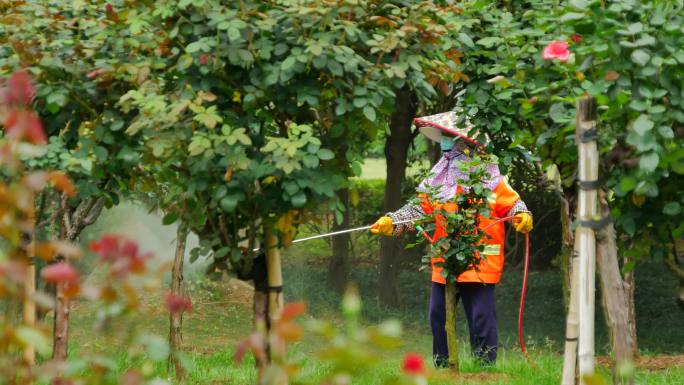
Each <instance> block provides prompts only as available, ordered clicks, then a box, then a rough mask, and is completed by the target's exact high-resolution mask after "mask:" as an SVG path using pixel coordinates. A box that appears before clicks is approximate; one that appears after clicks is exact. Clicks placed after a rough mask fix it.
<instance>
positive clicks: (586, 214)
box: [575, 98, 599, 385]
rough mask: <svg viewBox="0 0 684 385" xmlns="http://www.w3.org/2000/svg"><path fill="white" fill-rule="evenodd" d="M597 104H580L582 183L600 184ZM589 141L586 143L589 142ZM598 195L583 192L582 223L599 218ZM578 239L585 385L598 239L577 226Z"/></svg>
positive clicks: (590, 361) (591, 361)
mask: <svg viewBox="0 0 684 385" xmlns="http://www.w3.org/2000/svg"><path fill="white" fill-rule="evenodd" d="M596 119H597V113H596V100H595V99H594V98H583V99H580V100H578V101H577V124H576V133H577V153H578V167H577V168H578V170H577V174H578V179H579V182H580V183H583V182H584V183H591V182H594V181H596V180H598V161H599V159H598V158H599V156H598V148H597V145H596V140H595V139H593V138H592V136H590V135H586V133H587V132H592V131H593V130H595V129H596ZM585 138H586V139H585ZM597 211H598V210H597V194H596V189H595V188H583V189H580V190H579V199H578V200H577V217H578V219H579V220H580V221H585V222H588V223H591V222H590V221H593V220H595V219H596V217H597V214H598V213H597ZM575 238H577V241H578V251H579V322H580V325H579V345H578V353H577V358H578V366H579V376H580V383H581V384H583V385H584V384H585V383H586V382H585V380H584V378H585V376H588V375H592V374H593V373H594V365H595V343H596V340H595V334H594V318H595V301H594V296H595V293H596V286H595V285H596V238H595V234H594V230H592V229H591V228H590V227H588V226H587V225H582V224H580V226H577V229H576V230H575Z"/></svg>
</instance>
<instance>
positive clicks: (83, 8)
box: [0, 1, 152, 205]
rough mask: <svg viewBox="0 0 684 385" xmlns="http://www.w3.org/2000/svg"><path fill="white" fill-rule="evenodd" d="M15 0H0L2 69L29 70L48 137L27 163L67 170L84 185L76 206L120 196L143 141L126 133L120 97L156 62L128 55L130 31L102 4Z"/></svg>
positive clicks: (132, 173) (0, 71)
mask: <svg viewBox="0 0 684 385" xmlns="http://www.w3.org/2000/svg"><path fill="white" fill-rule="evenodd" d="M15 3H16V4H12V5H10V4H6V5H2V6H0V7H2V8H3V14H4V17H3V18H2V20H1V21H0V75H4V74H6V73H8V72H12V71H13V70H17V69H20V68H26V69H27V70H28V71H29V72H30V74H31V75H32V77H33V79H34V80H35V81H36V83H37V88H38V90H37V94H36V100H35V103H34V105H35V108H36V110H37V111H38V112H39V114H40V116H41V117H42V118H43V121H44V124H45V129H46V133H47V135H48V137H49V145H48V146H47V148H46V151H45V153H44V155H43V156H41V157H37V158H34V159H31V160H29V161H27V166H29V167H31V168H35V169H56V170H62V171H64V172H66V173H67V174H68V175H69V176H70V177H71V178H72V179H73V180H74V183H75V184H76V185H77V187H78V191H79V195H78V197H76V198H74V199H73V200H72V204H73V205H76V204H78V202H80V201H83V200H84V199H86V198H89V197H104V198H105V199H106V204H107V205H112V204H116V203H118V201H119V199H120V197H121V196H122V195H123V196H125V195H126V194H127V193H128V187H129V183H130V180H131V179H132V178H133V177H134V176H135V171H136V166H137V165H138V163H139V161H140V155H139V154H138V151H139V150H140V143H139V140H138V138H137V137H136V136H131V135H127V134H126V133H125V132H124V130H123V128H124V127H125V126H126V125H127V124H128V122H129V121H130V119H131V116H130V115H129V114H126V113H124V112H122V111H121V110H119V109H118V108H116V102H117V101H118V100H119V98H120V97H122V95H124V93H125V92H126V89H127V87H128V85H129V84H131V83H141V82H143V81H145V79H146V78H147V77H148V76H149V74H150V66H151V65H152V63H150V62H149V61H147V62H142V63H139V62H136V61H131V60H129V59H128V57H129V52H128V51H126V41H129V40H130V37H129V31H128V29H124V28H123V27H124V26H123V25H121V24H115V23H112V22H110V21H108V20H105V19H103V15H104V7H103V6H102V4H101V3H100V4H97V3H83V2H61V3H45V2H40V1H27V2H15ZM55 15H60V16H59V17H56V16H55Z"/></svg>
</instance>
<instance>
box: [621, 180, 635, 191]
mask: <svg viewBox="0 0 684 385" xmlns="http://www.w3.org/2000/svg"><path fill="white" fill-rule="evenodd" d="M636 184H637V180H636V179H635V178H634V177H631V176H626V177H624V178H622V179H621V180H620V189H621V190H622V191H623V192H630V191H632V190H634V187H636Z"/></svg>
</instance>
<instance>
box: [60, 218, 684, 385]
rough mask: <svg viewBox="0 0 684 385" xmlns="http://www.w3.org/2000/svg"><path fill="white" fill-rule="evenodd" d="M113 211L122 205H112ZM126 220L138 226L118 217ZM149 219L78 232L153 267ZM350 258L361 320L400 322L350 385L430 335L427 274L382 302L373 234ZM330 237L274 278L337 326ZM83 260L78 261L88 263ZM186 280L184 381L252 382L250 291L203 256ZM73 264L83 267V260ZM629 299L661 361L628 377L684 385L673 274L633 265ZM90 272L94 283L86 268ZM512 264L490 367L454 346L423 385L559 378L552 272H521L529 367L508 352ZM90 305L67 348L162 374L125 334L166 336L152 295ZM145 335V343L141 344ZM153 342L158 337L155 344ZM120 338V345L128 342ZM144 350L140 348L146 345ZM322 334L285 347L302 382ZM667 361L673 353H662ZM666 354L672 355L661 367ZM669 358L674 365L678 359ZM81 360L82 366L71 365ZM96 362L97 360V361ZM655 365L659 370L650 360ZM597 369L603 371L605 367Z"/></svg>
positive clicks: (369, 384) (313, 366)
mask: <svg viewBox="0 0 684 385" xmlns="http://www.w3.org/2000/svg"><path fill="white" fill-rule="evenodd" d="M118 210H121V211H118ZM130 222H135V224H136V226H129V225H128V223H130ZM159 222H160V221H159V218H157V217H155V216H150V215H147V214H145V213H144V212H143V211H142V210H140V209H138V208H136V207H134V206H124V207H121V208H119V209H117V211H113V212H112V211H110V212H108V213H107V214H106V215H105V217H104V218H103V220H102V221H100V222H98V227H97V228H94V229H91V230H90V231H89V234H88V235H87V236H86V239H88V238H94V237H97V235H98V234H99V233H101V232H103V231H106V230H108V229H112V228H114V229H124V230H125V231H127V232H128V233H129V234H128V235H130V236H131V237H133V238H134V239H136V240H138V241H139V242H140V243H141V245H142V247H143V248H144V249H145V250H152V251H153V252H154V253H155V254H156V255H157V256H158V257H159V261H158V262H159V263H161V261H163V260H168V259H169V258H171V257H172V254H173V243H172V241H173V237H174V231H175V229H173V228H172V227H162V226H161V225H160V224H159ZM354 247H355V255H356V259H355V263H354V269H353V272H352V280H353V281H354V282H355V283H356V285H357V286H358V288H359V293H360V295H361V298H362V301H363V304H364V307H363V317H362V319H363V323H365V324H375V323H378V322H380V321H381V320H384V319H387V318H396V319H399V320H400V321H401V322H402V324H403V325H404V334H403V336H404V338H403V340H404V342H405V344H404V346H403V347H402V348H401V349H399V350H398V351H396V352H390V353H387V354H386V355H385V356H384V357H383V361H382V363H381V365H380V366H379V367H377V368H376V369H374V370H372V371H363V370H361V371H359V372H358V373H356V376H355V377H354V382H353V383H354V384H363V385H373V384H380V383H381V381H382V380H383V378H386V377H388V376H392V375H395V374H397V373H398V372H399V368H400V364H401V359H402V357H403V355H404V354H405V353H406V352H418V353H419V354H421V355H422V356H423V357H425V359H426V362H429V357H430V356H431V336H430V334H429V325H428V322H427V303H428V296H429V277H428V276H427V274H426V273H420V272H417V271H415V270H404V271H402V273H401V274H400V276H399V288H400V295H401V298H402V304H401V306H400V307H399V308H397V309H387V308H384V307H383V306H381V305H380V304H379V303H378V301H377V286H378V284H379V282H378V276H379V273H378V269H377V260H376V255H377V253H376V251H377V239H375V238H371V237H368V236H366V235H356V236H355V237H354ZM329 254H330V248H329V244H328V243H327V242H326V241H325V240H317V241H311V242H306V243H302V244H297V245H294V246H293V247H292V248H290V249H289V250H287V251H286V252H284V254H283V260H284V271H283V273H284V282H285V295H286V300H287V301H294V300H304V301H306V302H307V303H308V304H309V312H308V315H307V317H308V318H317V319H327V320H332V321H333V322H335V323H337V324H340V323H341V317H340V312H339V306H340V301H341V298H340V296H339V295H337V294H335V293H332V292H330V291H329V290H327V289H326V287H325V277H326V267H327V266H326V264H327V261H328V256H329ZM82 263H84V264H87V263H88V261H83V262H82ZM186 267H187V268H186V271H187V273H186V284H187V287H188V288H189V289H190V291H191V294H192V297H193V302H194V310H193V312H191V313H188V314H186V316H185V319H184V328H183V330H184V341H185V343H184V352H183V353H184V357H185V360H186V362H187V363H188V366H189V373H188V381H187V383H189V384H235V385H243V384H254V383H255V371H254V366H253V361H252V360H251V359H247V360H246V362H244V363H242V364H239V365H238V364H236V363H235V362H234V360H233V354H234V349H235V347H236V346H237V344H238V342H239V341H240V340H242V339H243V338H244V337H245V336H247V335H248V334H249V333H250V331H251V330H252V320H251V307H250V306H251V305H250V292H249V290H247V289H246V288H245V286H244V285H240V284H238V283H236V282H235V281H230V282H226V281H222V282H216V283H214V282H209V281H208V280H207V279H206V278H203V276H202V274H201V271H202V262H201V261H200V262H198V263H197V264H193V265H189V264H188V265H187V266H186ZM83 271H88V269H87V268H85V267H84V268H83ZM636 274H637V276H636V282H637V290H636V302H637V303H636V306H637V326H638V333H639V334H638V339H639V346H640V349H641V353H642V355H646V356H648V357H649V359H652V360H654V361H657V362H661V363H664V364H662V365H658V364H655V365H652V364H649V365H646V366H645V367H640V368H638V369H637V372H636V375H637V383H638V384H659V385H660V384H662V385H675V384H684V366H682V365H683V364H682V363H684V359H680V360H679V361H668V360H667V359H666V358H664V357H662V356H661V355H678V356H677V357H681V355H682V353H683V352H684V327H683V326H684V317H682V311H681V310H680V309H679V308H678V307H677V306H676V304H675V300H674V299H675V296H674V295H675V292H674V291H675V288H676V285H675V282H674V278H673V277H672V276H671V274H669V272H668V271H667V270H665V269H664V268H663V267H662V266H661V265H658V264H648V265H639V266H637V268H636ZM93 279H96V277H95V276H93ZM520 282H521V271H520V269H519V268H516V267H514V266H508V267H507V270H506V273H505V274H504V278H503V281H502V283H501V284H500V285H499V286H498V287H497V314H498V320H499V333H500V339H501V345H502V348H501V350H500V354H499V360H498V361H497V364H496V365H495V366H493V367H489V368H484V369H483V368H481V367H479V365H477V363H475V362H473V361H472V360H471V359H470V355H469V352H468V348H467V346H466V344H465V343H464V342H462V343H461V347H462V350H461V352H460V357H461V360H462V365H461V368H462V371H463V373H464V374H463V375H462V376H460V377H459V378H453V377H452V376H450V375H449V374H448V373H447V372H444V371H440V372H436V373H435V375H434V378H432V379H431V382H430V383H431V384H437V385H441V384H454V383H458V384H481V383H483V384H500V385H504V384H506V385H517V384H521V385H522V384H558V383H559V378H560V368H561V364H562V357H561V355H560V352H561V349H562V346H563V336H564V315H563V313H564V312H563V304H562V299H561V286H560V285H561V284H560V282H561V280H560V276H559V273H558V272H557V271H555V270H549V271H534V272H532V273H531V275H530V279H529V289H528V301H527V310H526V316H525V338H526V340H527V345H528V349H529V350H530V351H531V352H532V356H533V358H534V360H535V362H536V363H537V364H538V365H539V368H538V369H535V368H532V367H530V366H529V365H528V364H527V363H526V361H525V360H524V359H523V358H522V356H521V354H520V351H519V350H518V348H517V333H516V330H517V314H518V313H517V311H518V310H517V306H518V300H519V293H520ZM598 303H600V300H598V301H597V304H598ZM464 319H465V317H464V315H463V313H462V309H461V308H460V307H459V316H458V321H459V322H458V328H459V333H460V335H461V336H465V335H466V327H465V323H464ZM97 320H98V313H97V311H96V309H94V308H93V307H92V306H91V305H90V304H88V303H78V304H76V305H75V306H74V308H73V311H72V328H71V330H72V334H71V346H70V349H71V351H72V353H73V355H74V356H76V355H80V356H82V357H86V358H90V359H96V358H97V357H99V356H98V355H99V354H106V355H107V356H108V357H114V359H113V360H112V361H111V362H105V363H106V364H107V365H108V366H110V367H112V368H114V373H115V377H116V376H118V375H120V374H122V373H124V372H125V371H126V370H127V369H128V368H132V367H140V368H142V369H143V372H144V373H145V374H146V375H147V376H155V375H156V376H159V377H161V378H167V377H169V374H168V373H167V372H166V363H165V361H164V360H161V361H155V360H154V357H153V355H151V354H150V353H149V352H150V351H154V347H155V345H154V342H155V341H154V340H148V341H140V340H138V339H136V338H137V337H135V336H140V335H150V334H156V335H159V336H166V334H167V332H168V330H167V329H168V318H167V315H166V314H165V313H164V311H163V309H162V306H161V291H160V290H156V291H150V292H148V293H147V294H146V295H145V297H144V298H143V300H142V304H141V309H140V311H139V312H136V313H135V314H129V315H126V316H125V317H123V319H122V321H121V322H120V323H117V324H110V325H105V328H104V330H106V331H107V333H106V334H104V333H103V332H102V330H103V329H98V328H97V327H96V326H97V324H98V321H97ZM596 325H597V350H598V352H599V354H603V355H605V354H606V348H607V347H608V337H607V334H606V331H605V328H604V326H603V321H602V314H601V312H600V309H597V322H596ZM143 342H144V343H143ZM157 342H158V341H157ZM129 343H130V344H129ZM145 344H147V345H148V346H152V348H153V349H151V350H145V349H144V345H145ZM320 347H321V340H320V339H317V338H316V337H313V336H310V335H306V336H305V337H304V339H303V341H301V342H299V343H296V344H294V345H293V346H290V348H289V349H288V352H289V354H290V357H292V359H294V360H295V361H298V362H300V363H301V364H302V365H303V369H302V371H301V372H300V377H299V378H300V379H304V378H305V379H306V380H307V381H309V382H307V383H317V382H316V381H318V380H321V379H323V378H324V377H325V376H326V375H327V374H328V373H329V370H330V368H329V364H326V363H324V362H321V361H320V360H318V359H317V358H316V354H315V353H316V351H318V349H319V348H320ZM670 358H672V357H670ZM671 362H674V364H673V363H671ZM676 362H679V363H678V364H677V363H676ZM77 364H80V365H81V366H79V365H77ZM72 365H73V367H72V369H73V370H74V371H76V372H79V371H83V370H84V369H83V366H82V363H79V362H75V363H72ZM103 365H104V364H103ZM649 367H650V368H653V367H660V369H659V370H650V369H648V368H649ZM600 370H601V371H602V372H604V373H607V369H606V368H605V367H600Z"/></svg>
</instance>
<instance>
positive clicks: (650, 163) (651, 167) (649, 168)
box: [639, 152, 660, 172]
mask: <svg viewBox="0 0 684 385" xmlns="http://www.w3.org/2000/svg"><path fill="white" fill-rule="evenodd" d="M659 160H660V157H659V156H658V153H657V152H649V153H648V154H644V155H642V156H641V158H639V168H640V169H641V170H643V171H645V172H653V171H655V169H656V168H657V167H658V161H659Z"/></svg>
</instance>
